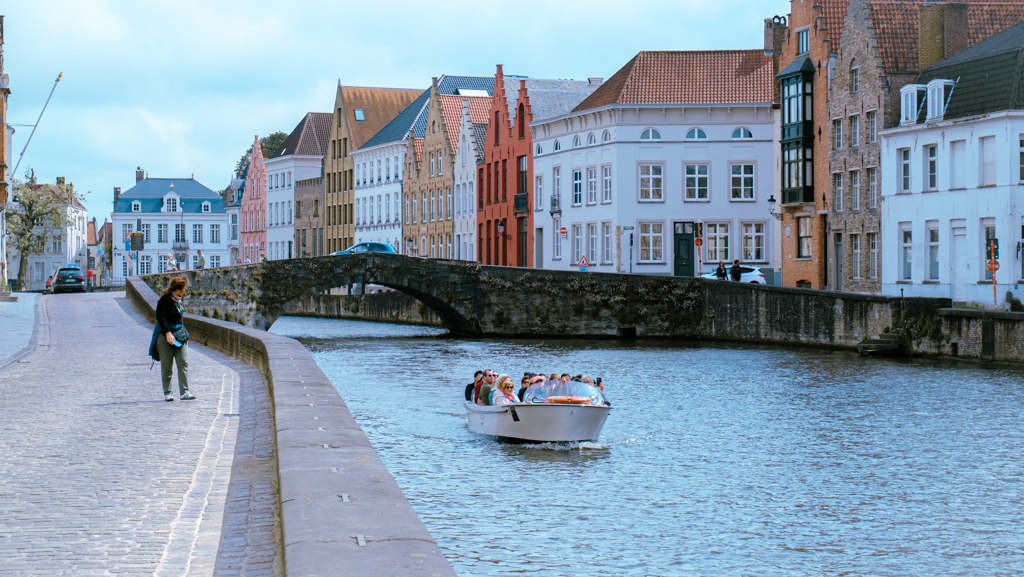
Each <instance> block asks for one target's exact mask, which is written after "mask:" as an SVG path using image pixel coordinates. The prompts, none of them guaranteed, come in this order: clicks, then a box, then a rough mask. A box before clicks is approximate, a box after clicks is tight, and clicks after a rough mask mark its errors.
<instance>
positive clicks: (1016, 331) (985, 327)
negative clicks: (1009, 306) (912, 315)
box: [908, 308, 1024, 362]
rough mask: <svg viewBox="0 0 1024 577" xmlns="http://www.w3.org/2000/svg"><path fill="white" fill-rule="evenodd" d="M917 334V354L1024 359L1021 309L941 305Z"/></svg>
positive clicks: (911, 348) (913, 348)
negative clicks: (1013, 311) (955, 307)
mask: <svg viewBox="0 0 1024 577" xmlns="http://www.w3.org/2000/svg"><path fill="white" fill-rule="evenodd" d="M916 336H917V338H916V339H914V340H913V341H912V342H910V345H909V347H908V352H910V353H913V354H916V355H922V356H936V357H957V358H965V359H976V360H986V361H1010V362H1021V361H1024V313H1011V312H996V311H983V310H972V309H951V308H944V309H940V310H938V311H937V316H936V317H935V319H934V320H931V321H930V322H929V324H928V325H926V326H924V327H922V330H920V331H919V333H918V334H917V335H916Z"/></svg>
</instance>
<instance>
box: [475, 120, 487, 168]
mask: <svg viewBox="0 0 1024 577" xmlns="http://www.w3.org/2000/svg"><path fill="white" fill-rule="evenodd" d="M473 142H475V143H476V163H477V164H480V163H481V162H483V161H484V146H486V145H487V123H486V122H481V123H476V122H474V123H473Z"/></svg>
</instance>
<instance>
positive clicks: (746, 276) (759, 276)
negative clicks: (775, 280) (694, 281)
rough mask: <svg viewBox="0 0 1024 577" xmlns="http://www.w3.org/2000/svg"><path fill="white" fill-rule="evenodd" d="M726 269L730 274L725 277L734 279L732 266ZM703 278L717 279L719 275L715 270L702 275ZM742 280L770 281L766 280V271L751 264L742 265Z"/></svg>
mask: <svg viewBox="0 0 1024 577" xmlns="http://www.w3.org/2000/svg"><path fill="white" fill-rule="evenodd" d="M725 270H726V271H728V274H727V275H726V277H725V278H726V280H732V266H727V267H725ZM701 278H709V279H717V278H718V276H716V275H715V272H714V271H711V272H709V273H707V274H704V275H701ZM740 282H748V283H752V284H768V281H766V280H764V273H762V272H761V271H760V270H758V269H756V268H751V267H749V266H740Z"/></svg>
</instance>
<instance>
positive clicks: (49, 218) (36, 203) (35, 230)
mask: <svg viewBox="0 0 1024 577" xmlns="http://www.w3.org/2000/svg"><path fill="white" fill-rule="evenodd" d="M26 176H28V175H26ZM75 198H76V196H75V191H74V188H73V187H72V186H71V185H66V184H43V185H36V184H33V183H32V181H31V180H25V181H22V180H18V179H16V178H15V179H14V203H13V204H12V205H9V207H8V209H7V232H8V233H9V234H10V235H11V237H12V242H11V244H12V245H13V246H14V249H15V250H17V251H18V253H19V254H20V258H19V261H20V262H19V263H18V281H19V283H20V284H21V286H25V281H26V279H27V278H28V257H30V256H33V255H37V254H42V253H43V251H45V250H46V242H47V241H48V240H50V239H51V238H53V237H55V236H57V237H63V236H64V230H65V229H66V228H67V227H68V225H69V224H71V220H70V218H69V217H68V205H70V204H71V203H72V202H73V200H74V199H75Z"/></svg>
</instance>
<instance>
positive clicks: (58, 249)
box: [50, 236, 64, 254]
mask: <svg viewBox="0 0 1024 577" xmlns="http://www.w3.org/2000/svg"><path fill="white" fill-rule="evenodd" d="M63 240H64V239H62V238H61V237H59V236H55V237H53V243H52V244H51V246H50V252H52V253H53V254H60V253H62V252H64V242H63Z"/></svg>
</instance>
